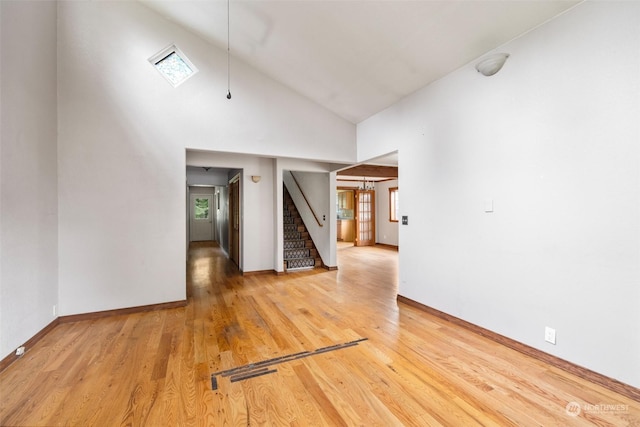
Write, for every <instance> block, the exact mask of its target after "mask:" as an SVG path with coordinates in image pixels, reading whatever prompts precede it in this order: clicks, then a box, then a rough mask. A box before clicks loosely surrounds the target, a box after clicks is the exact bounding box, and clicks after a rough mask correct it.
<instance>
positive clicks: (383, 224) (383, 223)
mask: <svg viewBox="0 0 640 427" xmlns="http://www.w3.org/2000/svg"><path fill="white" fill-rule="evenodd" d="M397 186H398V180H397V179H393V180H390V181H379V182H376V184H375V189H376V243H384V244H385V245H393V246H398V224H399V223H398V222H391V221H389V189H390V188H393V187H397Z"/></svg>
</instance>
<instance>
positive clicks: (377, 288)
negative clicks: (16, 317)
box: [0, 243, 640, 426]
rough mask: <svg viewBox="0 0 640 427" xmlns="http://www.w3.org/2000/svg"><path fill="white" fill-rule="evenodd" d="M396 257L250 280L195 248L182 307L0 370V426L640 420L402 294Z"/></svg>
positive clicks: (639, 407)
mask: <svg viewBox="0 0 640 427" xmlns="http://www.w3.org/2000/svg"><path fill="white" fill-rule="evenodd" d="M397 254H398V253H397V252H395V251H390V250H387V249H380V248H375V247H358V248H356V247H349V246H347V245H344V244H341V245H340V246H339V248H338V264H339V269H338V270H337V271H326V270H312V271H301V272H296V273H292V274H287V275H283V276H275V275H249V276H242V275H241V274H240V272H239V271H238V269H237V267H235V265H233V264H232V263H230V262H229V260H228V259H227V258H226V256H225V254H224V252H223V251H221V250H220V249H219V248H218V247H217V246H216V245H215V244H211V243H199V244H192V245H191V248H190V253H189V261H188V267H187V295H188V303H187V305H186V306H185V307H180V308H172V309H167V310H161V311H156V312H147V313H133V314H127V315H118V316H112V317H108V318H100V319H93V320H86V321H79V322H75V323H62V324H59V325H57V326H56V327H55V328H53V329H52V330H51V331H50V332H49V333H48V334H47V335H46V336H44V337H43V338H42V339H41V340H40V341H39V342H38V343H37V344H36V345H34V347H33V348H30V349H27V353H26V354H25V356H23V357H22V358H20V359H18V360H17V361H16V362H14V363H13V364H12V365H11V366H9V367H8V368H7V369H5V370H4V371H3V372H0V397H1V398H0V425H3V426H4V425H33V426H48V425H83V426H104V425H135V426H147V425H148V426H158V425H172V426H211V425H229V426H246V425H248V424H251V425H278V426H279V425H289V426H316V425H317V426H337V425H345V426H351V425H367V426H374V425H381V426H395V425H407V426H438V425H441V426H462V425H464V426H476V425H478V426H480V425H482V426H510V425H511V426H539V425H544V426H556V425H557V426H640V402H636V401H633V400H631V399H629V398H628V397H625V396H622V395H619V394H617V393H615V392H612V391H610V390H607V389H605V388H603V387H601V386H600V385H598V384H594V383H591V382H589V381H587V380H586V379H583V378H579V377H577V376H575V375H573V374H570V373H567V372H565V371H562V370H560V369H558V368H556V367H552V366H548V365H547V364H545V363H543V362H541V361H539V360H534V359H531V358H530V357H528V356H525V355H523V354H521V353H518V352H516V351H514V350H512V349H509V348H507V347H504V346H502V345H500V344H497V343H496V342H494V341H491V340H489V339H487V338H485V337H483V336H480V335H477V334H474V333H473V332H470V331H469V330H467V329H464V328H462V327H460V326H458V325H455V324H453V323H450V322H447V321H446V320H443V319H441V318H439V317H435V316H433V315H430V314H428V313H425V312H424V311H421V310H419V309H417V308H415V307H412V306H409V305H405V304H403V303H398V302H397V300H396V297H397V274H398V273H397V272H398V270H397ZM360 338H366V339H367V340H366V341H361V342H359V343H358V344H357V345H353V346H351V347H346V348H340V349H332V350H331V351H327V352H324V353H313V352H314V351H315V350H316V349H318V348H321V347H327V346H332V345H336V344H343V343H349V342H352V341H354V340H357V339H360ZM299 352H310V353H309V354H310V355H307V357H304V358H299V359H295V360H292V359H281V360H284V361H282V362H277V363H275V364H274V365H272V366H270V367H269V368H270V369H275V370H276V372H273V373H270V374H268V375H263V376H258V377H254V378H249V379H243V380H240V381H237V382H231V380H230V378H229V377H223V376H217V377H216V380H217V383H218V389H217V390H212V387H211V374H212V373H214V372H217V371H220V370H223V369H232V368H237V367H240V366H243V365H247V364H251V363H257V362H260V361H264V360H268V359H273V358H278V357H283V356H287V355H291V354H294V353H299ZM570 402H576V403H578V404H579V405H581V411H580V413H579V414H578V415H577V416H572V415H571V414H570V413H568V412H567V410H566V407H567V405H568V404H569V403H570ZM589 405H591V406H589ZM598 405H617V406H615V407H613V409H611V407H609V409H607V407H605V406H598ZM603 408H604V409H603Z"/></svg>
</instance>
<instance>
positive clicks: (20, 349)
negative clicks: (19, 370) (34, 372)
mask: <svg viewBox="0 0 640 427" xmlns="http://www.w3.org/2000/svg"><path fill="white" fill-rule="evenodd" d="M23 354H24V346H22V347H18V348H17V349H16V356H22V355H23Z"/></svg>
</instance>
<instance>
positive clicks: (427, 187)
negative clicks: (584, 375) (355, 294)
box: [358, 2, 640, 387]
mask: <svg viewBox="0 0 640 427" xmlns="http://www.w3.org/2000/svg"><path fill="white" fill-rule="evenodd" d="M499 50H500V51H505V52H509V53H511V58H510V59H509V61H508V62H507V63H506V65H505V67H504V68H503V70H502V71H501V72H500V73H498V74H496V75H495V76H493V77H489V78H487V77H483V76H481V75H479V74H478V73H476V72H475V70H474V68H473V64H468V65H467V66H465V67H463V68H461V69H460V70H458V71H456V72H454V73H452V74H450V75H448V76H447V77H445V78H443V79H441V80H440V81H438V82H436V83H434V84H432V85H430V86H428V87H426V88H424V89H423V90H421V91H419V92H417V93H415V94H414V95H412V96H409V97H408V98H406V99H404V100H403V101H402V102H400V103H398V104H397V105H394V106H392V107H390V108H389V109H387V110H385V111H383V112H381V113H379V114H377V115H376V116H374V117H372V118H370V119H368V120H366V121H365V122H363V123H361V124H360V125H359V126H358V156H359V157H360V158H362V159H366V158H371V157H375V156H376V155H379V154H384V153H388V152H390V151H393V150H395V149H399V166H400V168H399V171H400V177H399V183H400V188H401V189H402V200H401V204H400V210H401V214H402V215H408V216H409V225H408V226H402V225H401V226H400V241H401V242H402V250H401V251H400V258H399V259H400V261H399V262H400V294H402V295H404V296H407V297H409V298H411V299H414V300H416V301H419V302H422V303H424V304H426V305H429V306H432V307H435V308H437V309H439V310H442V311H445V312H447V313H450V314H452V315H454V316H458V317H460V318H463V319H465V320H467V321H470V322H472V323H475V324H478V325H480V326H483V327H486V328H488V329H491V330H493V331H496V332H498V333H500V334H503V335H506V336H508V337H511V338H513V339H515V340H517V341H520V342H523V343H525V344H528V345H531V346H533V347H536V348H539V349H542V350H544V351H546V352H548V353H551V354H554V355H557V356H559V357H561V358H563V359H566V360H570V361H572V362H574V363H577V364H579V365H582V366H585V367H587V368H590V369H593V370H595V371H597V372H600V373H602V374H604V375H608V376H610V377H613V378H616V379H618V380H621V381H623V382H626V383H628V384H631V385H633V386H636V387H638V386H640V364H639V363H638V360H640V334H638V333H637V331H638V325H640V310H638V307H639V306H640V286H638V284H639V283H640V178H639V176H640V175H639V170H640V144H638V141H639V140H640V129H639V123H640V121H639V120H638V117H640V87H639V82H640V81H639V79H638V76H639V75H640V74H639V73H640V3H637V2H619V3H614V2H586V3H582V4H580V5H579V6H577V7H576V8H574V9H572V10H571V11H569V12H568V13H566V14H565V15H562V16H560V17H558V18H557V19H555V20H553V21H551V22H549V23H548V24H546V25H544V26H542V27H540V28H538V29H536V30H535V31H532V32H530V33H528V34H526V35H525V36H523V37H521V38H519V39H517V40H514V41H513V42H511V43H509V44H507V45H506V46H503V47H502V48H501V49H499ZM486 199H493V200H494V207H495V210H494V212H493V213H485V212H484V202H485V200H486ZM545 326H550V327H553V328H556V330H557V345H555V346H554V345H551V344H548V343H545V342H544V340H543V338H544V328H545Z"/></svg>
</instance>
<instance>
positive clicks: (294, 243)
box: [282, 187, 322, 271]
mask: <svg viewBox="0 0 640 427" xmlns="http://www.w3.org/2000/svg"><path fill="white" fill-rule="evenodd" d="M283 199H284V209H283V210H282V212H283V221H282V222H283V224H284V270H285V271H292V270H303V269H311V268H315V267H321V266H322V259H321V258H320V256H319V255H318V251H317V250H316V247H315V245H314V244H313V240H311V236H309V232H308V231H307V228H306V227H305V225H304V222H303V221H302V218H301V217H300V214H299V213H298V209H296V205H295V204H294V203H293V199H291V195H289V192H288V191H287V188H286V187H284V197H283Z"/></svg>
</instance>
